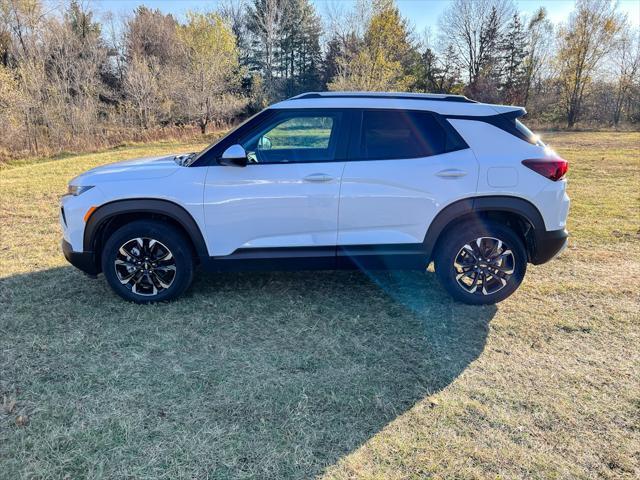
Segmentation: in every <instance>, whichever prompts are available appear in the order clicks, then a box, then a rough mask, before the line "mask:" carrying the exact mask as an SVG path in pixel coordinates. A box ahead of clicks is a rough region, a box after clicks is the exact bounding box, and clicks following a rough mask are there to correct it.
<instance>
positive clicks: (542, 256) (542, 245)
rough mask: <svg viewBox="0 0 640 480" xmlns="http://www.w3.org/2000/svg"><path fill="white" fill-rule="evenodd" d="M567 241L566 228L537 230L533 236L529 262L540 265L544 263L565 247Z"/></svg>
mask: <svg viewBox="0 0 640 480" xmlns="http://www.w3.org/2000/svg"><path fill="white" fill-rule="evenodd" d="M568 242H569V233H568V232H567V230H566V229H564V228H563V229H561V230H552V231H544V232H539V233H537V234H536V236H535V245H534V248H533V252H532V254H531V263H533V264H534V265H540V264H541V263H546V262H548V261H549V260H551V259H552V258H554V257H555V256H556V255H558V254H559V253H560V252H562V251H563V250H564V249H565V248H567V244H568Z"/></svg>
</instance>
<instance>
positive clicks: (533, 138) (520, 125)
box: [516, 119, 545, 147]
mask: <svg viewBox="0 0 640 480" xmlns="http://www.w3.org/2000/svg"><path fill="white" fill-rule="evenodd" d="M516 129H517V130H518V131H519V132H520V133H521V134H522V135H524V136H525V137H527V138H528V139H529V142H530V143H533V144H534V145H538V146H540V147H544V146H545V144H544V143H543V142H542V140H540V137H539V136H538V135H536V134H535V133H533V132H532V131H531V130H529V129H528V128H527V126H526V125H525V124H524V123H522V122H521V121H520V120H518V119H516Z"/></svg>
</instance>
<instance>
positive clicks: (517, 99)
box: [499, 13, 528, 104]
mask: <svg viewBox="0 0 640 480" xmlns="http://www.w3.org/2000/svg"><path fill="white" fill-rule="evenodd" d="M499 50H500V56H501V62H502V65H501V78H500V91H501V96H502V99H503V101H504V102H505V103H511V104H520V103H522V102H523V101H524V97H525V84H526V80H527V69H526V65H525V59H526V58H527V55H528V51H527V33H526V31H525V29H524V28H523V25H522V22H521V21H520V16H519V15H518V14H517V13H515V14H514V15H513V17H512V18H511V21H510V22H509V24H508V25H507V29H506V31H505V33H504V35H503V37H502V39H501V41H500V45H499Z"/></svg>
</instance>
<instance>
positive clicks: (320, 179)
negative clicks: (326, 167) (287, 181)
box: [303, 173, 333, 183]
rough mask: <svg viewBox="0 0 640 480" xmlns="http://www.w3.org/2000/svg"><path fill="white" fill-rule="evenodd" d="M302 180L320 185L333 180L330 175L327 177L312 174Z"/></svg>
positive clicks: (324, 174) (322, 174)
mask: <svg viewBox="0 0 640 480" xmlns="http://www.w3.org/2000/svg"><path fill="white" fill-rule="evenodd" d="M303 180H304V181H305V182H315V183H320V182H330V181H331V180H333V177H332V176H331V175H327V174H326V173H312V174H311V175H307V176H306V177H304V178H303Z"/></svg>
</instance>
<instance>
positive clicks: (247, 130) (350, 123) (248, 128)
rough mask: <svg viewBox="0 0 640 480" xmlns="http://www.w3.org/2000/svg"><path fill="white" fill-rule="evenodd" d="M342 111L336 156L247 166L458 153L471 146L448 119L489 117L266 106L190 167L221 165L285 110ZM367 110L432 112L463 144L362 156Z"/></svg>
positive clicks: (364, 160)
mask: <svg viewBox="0 0 640 480" xmlns="http://www.w3.org/2000/svg"><path fill="white" fill-rule="evenodd" d="M335 111H339V112H342V114H343V115H342V127H341V130H342V131H341V132H340V133H341V135H340V137H339V138H338V145H337V147H336V155H335V158H334V159H333V160H318V161H317V162H304V161H290V162H286V163H281V162H274V163H254V164H248V165H247V166H258V165H295V164H298V163H308V164H311V163H338V162H373V161H393V160H412V159H417V158H429V157H433V156H437V155H445V154H447V153H453V152H458V151H462V150H467V149H468V148H470V147H469V145H468V144H467V142H465V140H464V138H462V136H461V135H460V134H459V133H458V131H457V130H456V129H455V128H454V127H453V125H451V124H450V123H449V122H448V121H447V120H448V119H450V118H464V119H469V120H481V119H482V118H486V117H473V116H462V115H442V114H439V113H437V112H434V111H432V110H426V109H416V108H389V107H380V108H376V107H367V108H360V107H358V108H352V107H318V108H315V107H314V108H282V109H280V108H266V109H265V110H263V111H262V112H261V113H259V114H258V115H256V117H255V118H254V119H253V121H251V122H250V123H247V124H246V125H243V126H242V127H241V128H239V129H237V130H235V131H234V132H232V133H230V134H229V135H227V136H226V137H223V138H221V139H220V140H219V141H218V143H216V144H215V145H213V146H212V147H211V148H209V150H207V151H206V152H205V153H204V154H203V155H202V157H200V158H199V159H198V160H197V161H196V162H195V163H193V164H192V165H190V167H204V166H221V165H220V164H219V163H218V159H219V158H220V157H221V156H222V153H223V152H224V151H225V150H226V149H227V148H229V147H230V146H231V145H234V144H236V143H238V142H239V141H240V140H241V139H242V138H246V136H248V135H250V134H251V133H252V132H254V131H256V130H257V129H260V128H262V126H263V125H264V124H265V123H267V122H269V121H271V120H272V119H273V118H274V117H275V116H277V115H280V114H282V113H283V112H298V113H307V112H309V115H313V114H318V112H335ZM365 111H388V112H398V111H400V112H416V113H424V112H426V113H429V114H430V115H432V116H433V117H434V118H435V120H436V121H437V122H438V124H439V125H440V126H441V127H442V128H443V129H444V130H445V133H446V135H447V136H449V135H451V136H452V137H455V138H456V140H457V143H458V144H459V145H460V146H459V147H458V148H452V149H450V150H447V151H446V152H444V153H441V154H436V155H429V156H426V157H424V156H421V157H407V158H403V159H400V158H397V159H394V158H390V159H372V158H363V157H361V155H360V139H361V136H362V116H363V113H364V112H365Z"/></svg>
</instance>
